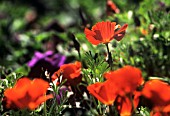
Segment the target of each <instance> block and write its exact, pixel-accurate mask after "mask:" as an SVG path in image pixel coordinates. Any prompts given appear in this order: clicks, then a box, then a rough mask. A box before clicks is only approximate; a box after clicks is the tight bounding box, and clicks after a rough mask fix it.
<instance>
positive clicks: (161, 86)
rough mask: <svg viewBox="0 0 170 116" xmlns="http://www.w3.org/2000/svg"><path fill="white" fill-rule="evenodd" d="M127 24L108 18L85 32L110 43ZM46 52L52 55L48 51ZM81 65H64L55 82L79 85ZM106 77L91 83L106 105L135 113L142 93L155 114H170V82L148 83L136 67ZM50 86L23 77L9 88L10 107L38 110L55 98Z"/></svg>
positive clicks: (93, 92)
mask: <svg viewBox="0 0 170 116" xmlns="http://www.w3.org/2000/svg"><path fill="white" fill-rule="evenodd" d="M127 27H128V25H127V24H125V25H123V26H122V27H121V26H120V25H116V23H115V22H109V21H106V22H99V23H97V24H96V25H94V26H93V27H92V30H89V29H87V28H85V31H84V32H85V35H86V38H87V39H88V41H89V42H91V43H92V44H94V45H98V44H100V43H103V44H108V43H109V42H110V41H111V40H113V39H116V40H118V41H120V40H121V39H122V38H123V37H124V35H125V31H126V28H127ZM46 54H47V56H48V53H46ZM41 56H42V55H41ZM35 62H36V61H35ZM81 68H82V66H81V62H79V61H76V62H75V63H69V64H62V65H61V66H60V68H59V70H57V71H56V72H54V74H53V75H52V76H51V78H52V81H56V80H59V79H61V78H62V79H61V80H65V79H66V83H64V84H65V85H66V86H76V85H78V84H79V83H80V82H81V81H82V73H81ZM103 76H104V78H105V79H106V80H105V81H104V82H96V83H94V84H91V85H88V86H87V90H88V91H89V93H90V94H91V95H93V96H94V97H95V98H97V99H98V100H99V101H100V102H102V103H103V104H106V105H108V106H112V105H113V104H114V105H116V107H117V110H118V112H119V114H120V115H121V116H124V115H126V116H127V115H129V116H130V115H132V114H133V112H134V111H135V109H136V108H137V106H138V104H139V102H140V97H141V96H144V97H145V98H146V99H149V100H150V101H151V102H152V112H151V115H154V116H159V115H165V116H166V115H168V113H170V93H168V92H169V91H170V86H169V85H168V84H167V83H165V82H163V81H160V80H149V81H147V82H145V83H144V80H143V77H142V73H141V71H140V69H138V68H136V67H132V66H124V67H123V68H120V69H118V70H115V71H109V72H106V73H105V74H103ZM57 82H58V81H57ZM57 84H60V83H57ZM49 87H50V86H49V83H48V82H46V81H44V80H42V79H37V78H35V79H33V80H30V79H28V78H26V77H23V78H20V79H19V80H18V81H17V83H16V84H15V85H14V87H13V88H8V89H6V90H5V92H4V96H5V98H6V106H7V107H8V108H19V109H25V108H28V109H30V110H34V109H35V108H37V107H38V106H39V105H40V104H41V103H43V102H44V101H46V100H48V99H51V98H53V97H54V96H53V95H52V94H48V95H46V91H47V89H48V88H49ZM140 87H143V88H142V89H141V88H140ZM61 96H62V95H61Z"/></svg>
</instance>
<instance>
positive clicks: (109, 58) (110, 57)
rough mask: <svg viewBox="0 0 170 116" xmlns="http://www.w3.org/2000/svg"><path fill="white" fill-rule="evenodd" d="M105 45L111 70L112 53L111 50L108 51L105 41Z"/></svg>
mask: <svg viewBox="0 0 170 116" xmlns="http://www.w3.org/2000/svg"><path fill="white" fill-rule="evenodd" d="M105 45H106V48H107V54H108V62H109V66H110V69H111V70H113V63H112V54H111V52H110V51H109V46H108V43H106V44H105Z"/></svg>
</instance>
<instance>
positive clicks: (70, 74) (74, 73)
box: [52, 61, 82, 86]
mask: <svg viewBox="0 0 170 116" xmlns="http://www.w3.org/2000/svg"><path fill="white" fill-rule="evenodd" d="M60 75H62V80H65V79H67V81H66V83H65V84H66V85H71V86H75V85H77V84H79V83H80V82H81V80H82V75H81V62H78V61H76V62H75V63H70V64H64V65H62V66H61V67H60V69H59V70H58V71H56V72H55V73H54V74H53V76H52V80H53V81H54V80H55V79H58V77H60Z"/></svg>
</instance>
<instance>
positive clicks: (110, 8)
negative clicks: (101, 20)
mask: <svg viewBox="0 0 170 116" xmlns="http://www.w3.org/2000/svg"><path fill="white" fill-rule="evenodd" d="M106 8H107V9H106V13H107V15H111V13H119V12H120V10H119V8H117V6H116V5H115V3H114V2H113V1H112V0H107V2H106Z"/></svg>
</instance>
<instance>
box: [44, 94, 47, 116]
mask: <svg viewBox="0 0 170 116" xmlns="http://www.w3.org/2000/svg"><path fill="white" fill-rule="evenodd" d="M45 96H46V94H45ZM44 116H47V106H46V101H45V102H44Z"/></svg>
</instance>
